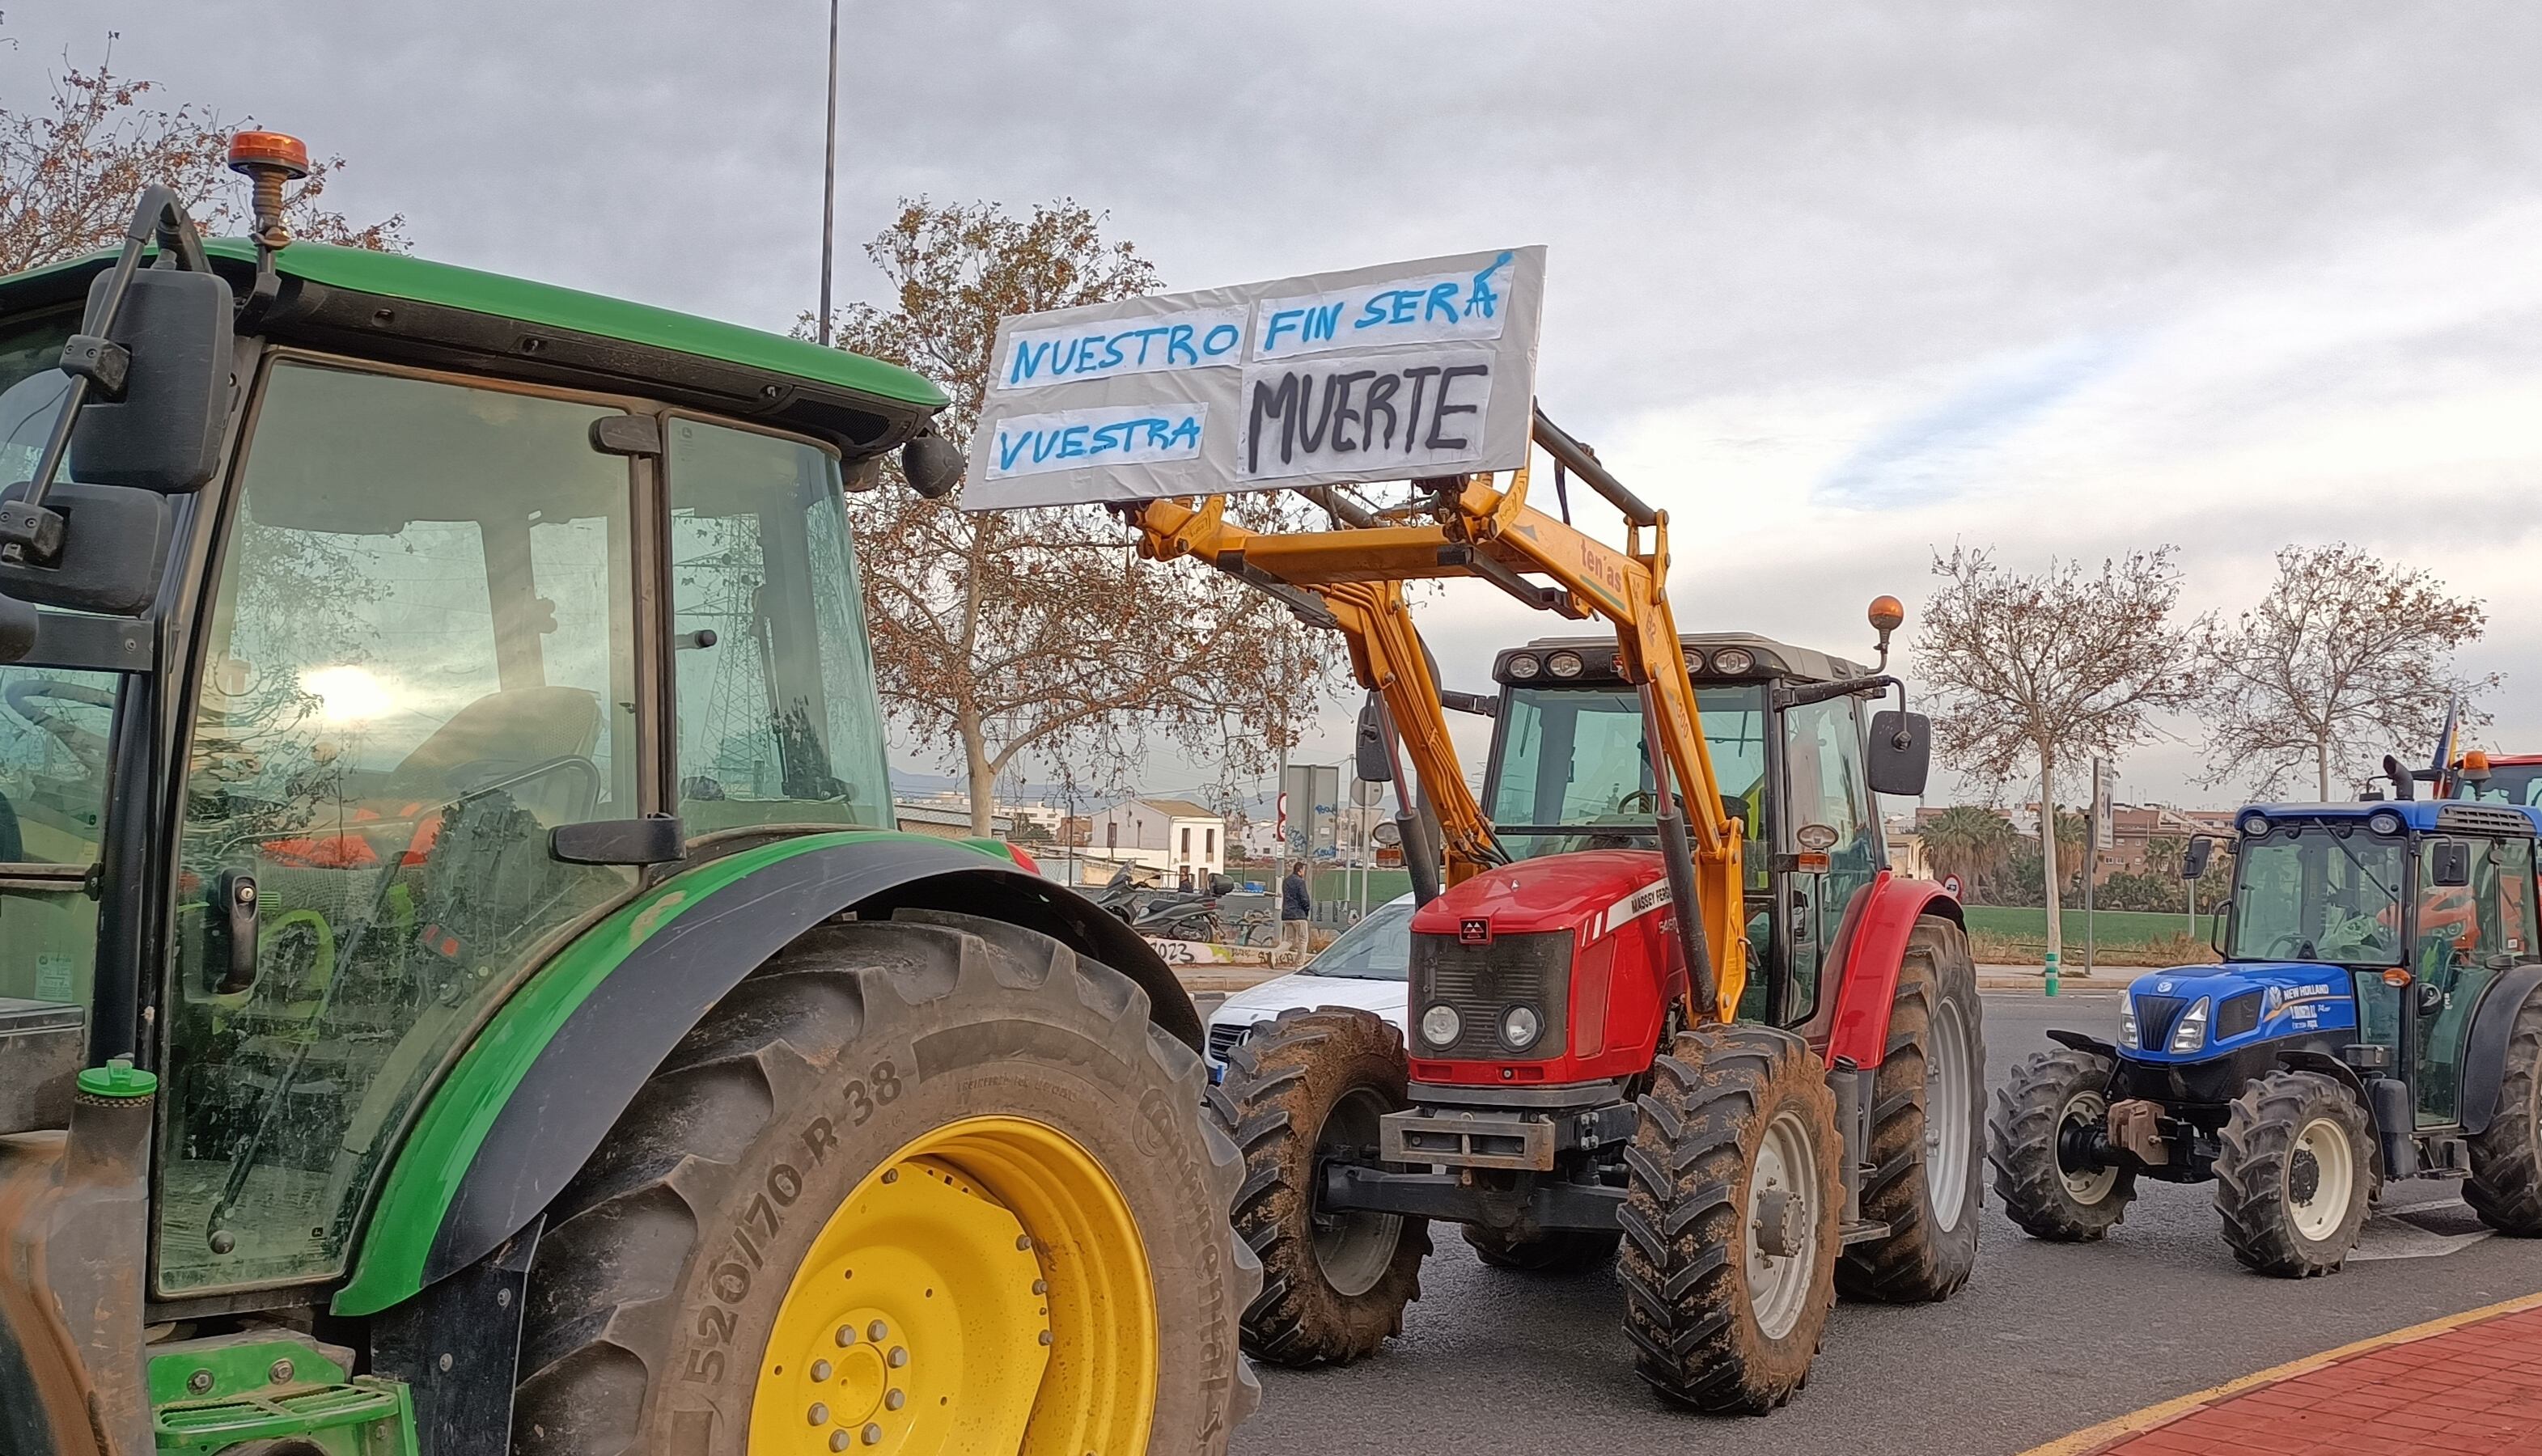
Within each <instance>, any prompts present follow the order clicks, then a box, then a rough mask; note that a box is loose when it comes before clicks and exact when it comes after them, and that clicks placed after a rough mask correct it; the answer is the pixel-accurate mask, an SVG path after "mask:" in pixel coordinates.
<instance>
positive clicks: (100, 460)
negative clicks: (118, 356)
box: [65, 268, 231, 495]
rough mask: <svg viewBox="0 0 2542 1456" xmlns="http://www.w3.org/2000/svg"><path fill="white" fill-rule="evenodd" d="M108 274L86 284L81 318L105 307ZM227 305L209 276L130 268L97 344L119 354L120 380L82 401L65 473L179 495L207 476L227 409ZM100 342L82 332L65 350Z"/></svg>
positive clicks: (216, 457) (224, 289)
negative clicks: (118, 301) (102, 338)
mask: <svg viewBox="0 0 2542 1456" xmlns="http://www.w3.org/2000/svg"><path fill="white" fill-rule="evenodd" d="M113 279H114V272H113V270H112V269H108V270H107V271H105V272H102V273H100V274H98V276H97V281H96V282H94V283H92V284H90V285H89V290H88V301H89V317H91V318H95V317H97V315H98V313H99V312H100V311H101V310H102V309H103V307H104V305H105V299H106V294H107V291H108V289H109V288H110V286H111V285H112V282H113ZM230 304H231V298H230V286H229V285H228V284H227V283H224V282H222V281H221V280H220V279H219V277H217V276H216V275H214V274H211V273H197V272H187V271H181V270H178V269H174V268H143V269H141V270H140V271H138V272H136V273H134V274H133V275H132V280H131V283H130V285H129V287H128V288H127V290H126V291H125V293H124V295H123V306H122V307H121V308H120V309H118V310H116V311H115V316H114V325H113V328H112V332H111V334H110V337H109V339H108V340H105V341H104V342H107V343H110V344H112V345H113V346H119V347H120V348H121V349H122V351H123V353H124V355H125V362H124V365H123V379H122V387H121V389H120V390H104V391H102V392H101V393H102V394H103V395H104V396H105V398H103V399H100V398H98V397H97V396H96V395H92V396H91V397H90V399H89V401H88V402H87V403H85V404H83V405H81V406H80V420H79V429H78V432H77V433H75V434H73V435H72V436H71V446H70V456H69V462H68V464H69V467H70V468H69V470H68V471H67V472H65V473H66V474H67V475H68V476H69V477H70V478H71V479H74V480H77V481H80V482H81V483H83V484H88V485H123V486H128V487H130V488H132V489H134V490H150V491H156V492H157V493H159V494H161V495H184V494H187V493H188V492H190V491H194V490H198V489H201V488H202V485H203V482H205V481H207V480H209V479H211V478H212V471H213V468H214V467H216V466H217V465H218V464H219V463H220V455H221V432H222V428H223V426H224V424H225V423H226V421H227V419H228V416H229V386H230ZM99 342H101V341H99V340H94V339H91V338H89V337H88V336H86V335H81V336H79V337H75V338H73V339H72V340H71V349H73V350H78V349H81V348H82V347H83V345H86V346H88V347H89V348H91V349H95V347H96V345H97V344H98V343H99ZM108 351H109V352H111V350H108ZM66 352H67V351H66Z"/></svg>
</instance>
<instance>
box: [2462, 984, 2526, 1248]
mask: <svg viewBox="0 0 2542 1456" xmlns="http://www.w3.org/2000/svg"><path fill="white" fill-rule="evenodd" d="M2463 1201H2464V1202H2466V1203H2469V1204H2471V1210H2472V1211H2473V1212H2474V1213H2477V1214H2479V1215H2480V1221H2481V1222H2483V1223H2486V1224H2488V1225H2489V1226H2490V1227H2492V1228H2494V1229H2497V1230H2498V1231H2499V1232H2500V1233H2503V1234H2506V1235H2508V1236H2509V1237H2512V1238H2524V1239H2529V1238H2542V994H2527V995H2526V996H2525V998H2524V1004H2523V1005H2521V1006H2518V1007H2516V1008H2515V1021H2514V1024H2513V1025H2512V1026H2510V1027H2508V1028H2507V1033H2506V1066H2505V1074H2504V1075H2503V1076H2501V1077H2500V1079H2499V1083H2498V1107H2497V1111H2495V1112H2494V1113H2492V1114H2491V1115H2490V1121H2489V1126H2488V1127H2486V1128H2482V1129H2481V1131H2480V1135H2479V1136H2477V1137H2474V1138H2473V1139H2472V1140H2471V1177H2470V1178H2469V1179H2468V1180H2466V1181H2465V1182H2464V1184H2463Z"/></svg>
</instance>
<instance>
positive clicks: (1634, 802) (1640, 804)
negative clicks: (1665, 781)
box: [1615, 789, 1685, 814]
mask: <svg viewBox="0 0 2542 1456" xmlns="http://www.w3.org/2000/svg"><path fill="white" fill-rule="evenodd" d="M1669 797H1670V799H1671V800H1673V801H1675V802H1677V803H1679V804H1683V803H1684V802H1685V801H1684V800H1682V799H1679V798H1678V797H1677V796H1676V795H1675V794H1671V795H1670V796H1669ZM1615 812H1616V813H1618V814H1657V813H1659V812H1660V796H1659V791H1658V790H1657V789H1635V790H1633V791H1632V792H1631V793H1629V794H1626V795H1624V796H1623V797H1622V798H1620V799H1617V800H1616V801H1615Z"/></svg>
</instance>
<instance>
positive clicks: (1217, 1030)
mask: <svg viewBox="0 0 2542 1456" xmlns="http://www.w3.org/2000/svg"><path fill="white" fill-rule="evenodd" d="M1251 1030H1253V1028H1251V1027H1249V1026H1243V1025H1240V1024H1238V1023H1235V1022H1229V1023H1228V1024H1226V1025H1225V1026H1213V1027H1211V1028H1210V1029H1209V1056H1210V1059H1211V1060H1212V1061H1225V1060H1226V1059H1227V1054H1228V1053H1230V1052H1233V1051H1234V1050H1235V1049H1236V1047H1237V1046H1238V1045H1239V1044H1241V1043H1242V1042H1243V1041H1244V1035H1245V1033H1247V1032H1249V1031H1251Z"/></svg>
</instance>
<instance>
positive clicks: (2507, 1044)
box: [1988, 790, 2542, 1278]
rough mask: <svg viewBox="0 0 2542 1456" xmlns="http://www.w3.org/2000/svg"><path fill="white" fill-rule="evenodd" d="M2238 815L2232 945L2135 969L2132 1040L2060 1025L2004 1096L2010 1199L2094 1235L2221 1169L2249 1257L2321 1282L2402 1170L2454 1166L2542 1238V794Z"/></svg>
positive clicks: (2252, 1262) (2524, 1229)
mask: <svg viewBox="0 0 2542 1456" xmlns="http://www.w3.org/2000/svg"><path fill="white" fill-rule="evenodd" d="M2405 791H2406V790H2405ZM2235 829H2236V834H2235V844H2234V855H2233V861H2234V863H2233V896H2232V900H2231V902H2230V905H2229V906H2228V908H2227V910H2226V914H2225V918H2224V923H2223V927H2222V935H2221V936H2220V938H2219V939H2220V945H2221V947H2222V960H2221V961H2220V962H2219V963H2218V964H2215V965H2208V966H2185V967H2180V968H2177V969H2174V970H2169V971H2156V972H2152V973H2149V974H2147V975H2144V976H2140V977H2138V978H2137V979H2136V981H2135V983H2133V984H2132V985H2131V986H2130V987H2129V989H2128V995H2127V1001H2126V1007H2125V1010H2124V1011H2123V1013H2122V1015H2121V1018H2120V1023H2119V1037H2118V1041H2117V1043H2116V1044H2115V1045H2113V1044H2112V1043H2109V1042H2104V1041H2099V1040H2096V1039H2094V1038H2091V1037H2087V1036H2082V1035H2079V1034H2077V1033H2073V1032H2051V1033H2050V1034H2049V1035H2050V1037H2051V1038H2052V1039H2053V1040H2055V1041H2056V1043H2057V1044H2058V1046H2059V1048H2060V1050H2057V1051H2054V1052H2045V1053H2040V1054H2037V1055H2035V1056H2031V1057H2030V1058H2028V1059H2027V1060H2025V1061H2023V1062H2022V1063H2021V1064H2020V1065H2019V1066H2018V1067H2016V1068H2014V1070H2013V1072H2012V1075H2011V1078H2010V1080H2009V1082H2008V1083H2007V1085H2006V1086H2005V1087H2004V1088H2003V1089H2002V1090H2000V1091H1998V1092H1997V1093H1996V1094H1995V1100H1994V1110H1993V1115H1992V1117H1991V1118H1990V1120H1989V1125H1988V1130H1989V1143H1990V1148H1989V1152H1990V1157H1991V1160H1992V1162H1993V1164H1994V1169H1995V1180H1994V1187H1995V1192H1996V1194H1997V1195H1998V1196H1999V1197H2001V1198H2002V1200H2003V1202H2004V1209H2005V1211H2006V1212H2007V1213H2008V1214H2010V1215H2011V1217H2012V1220H2013V1221H2014V1222H2015V1223H2018V1224H2020V1225H2021V1226H2022V1227H2023V1228H2024V1229H2026V1230H2028V1231H2029V1232H2030V1233H2031V1234H2032V1235H2033V1236H2035V1237H2038V1238H2043V1239H2054V1240H2060V1241H2067V1242H2082V1241H2087V1240H2092V1239H2098V1238H2100V1237H2101V1236H2102V1235H2104V1234H2106V1233H2108V1232H2109V1230H2110V1229H2111V1227H2112V1226H2113V1225H2115V1224H2117V1223H2118V1222H2119V1220H2120V1219H2121V1218H2122V1217H2124V1216H2125V1215H2126V1212H2127V1206H2128V1203H2129V1201H2130V1200H2131V1199H2133V1198H2134V1197H2135V1186H2136V1182H2137V1180H2138V1179H2144V1178H2151V1179H2159V1180H2162V1181H2164V1182H2170V1183H2204V1182H2207V1181H2210V1180H2211V1181H2212V1182H2213V1183H2214V1185H2215V1208H2216V1211H2217V1212H2218V1213H2219V1214H2220V1215H2222V1218H2223V1223H2224V1238H2225V1242H2226V1243H2228V1244H2230V1245H2231V1246H2232V1249H2233V1254H2234V1257H2235V1258H2237V1259H2239V1260H2240V1261H2241V1262H2242V1263H2243V1264H2244V1265H2246V1266H2248V1267H2249V1268H2251V1269H2254V1270H2257V1271H2259V1272H2260V1273H2262V1274H2277V1275H2280V1276H2283V1277H2288V1278H2302V1277H2307V1276H2310V1275H2314V1274H2329V1273H2332V1272H2334V1271H2336V1270H2337V1269H2338V1268H2339V1267H2340V1265H2341V1264H2342V1263H2343V1262H2344V1261H2345V1260H2346V1259H2347V1257H2348V1253H2349V1250H2350V1249H2352V1248H2354V1247H2355V1243H2356V1238H2357V1231H2358V1229H2359V1228H2360V1227H2361V1226H2362V1225H2363V1223H2364V1221H2365V1215H2366V1208H2367V1205H2368V1203H2369V1202H2371V1201H2372V1200H2373V1199H2374V1198H2375V1197H2376V1195H2377V1194H2378V1193H2379V1192H2380V1190H2381V1187H2382V1184H2383V1181H2384V1180H2385V1179H2390V1178H2459V1179H2462V1180H2463V1199H2464V1201H2466V1202H2468V1203H2469V1204H2470V1205H2471V1207H2472V1209H2473V1211H2474V1212H2476V1213H2478V1214H2479V1215H2480V1217H2481V1218H2482V1219H2483V1220H2485V1221H2486V1222H2488V1223H2489V1224H2490V1225H2491V1226H2492V1227H2494V1228H2496V1229H2498V1230H2499V1231H2501V1232H2502V1233H2506V1234H2514V1235H2523V1236H2527V1237H2531V1236H2542V1118H2537V1107H2536V1100H2537V1094H2542V995H2537V994H2536V987H2537V986H2542V933H2537V928H2536V925H2535V902H2536V899H2537V896H2536V893H2535V880H2534V839H2535V832H2536V830H2537V829H2542V809H2536V808H2526V807H2509V806H2505V805H2498V804H2483V803H2465V802H2461V801H2444V800H2421V801H2415V802H2391V803H2378V802H2365V803H2356V804H2328V805H2321V804H2313V805H2255V806H2253V807H2250V808H2247V809H2245V810H2243V811H2242V812H2241V814H2240V815H2239V816H2238V818H2237V820H2236V824H2235ZM2205 847H2206V846H2205V845H2204V844H2203V843H2201V844H2198V845H2194V846H2193V850H2194V851H2195V850H2203V849H2204V848H2205Z"/></svg>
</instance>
